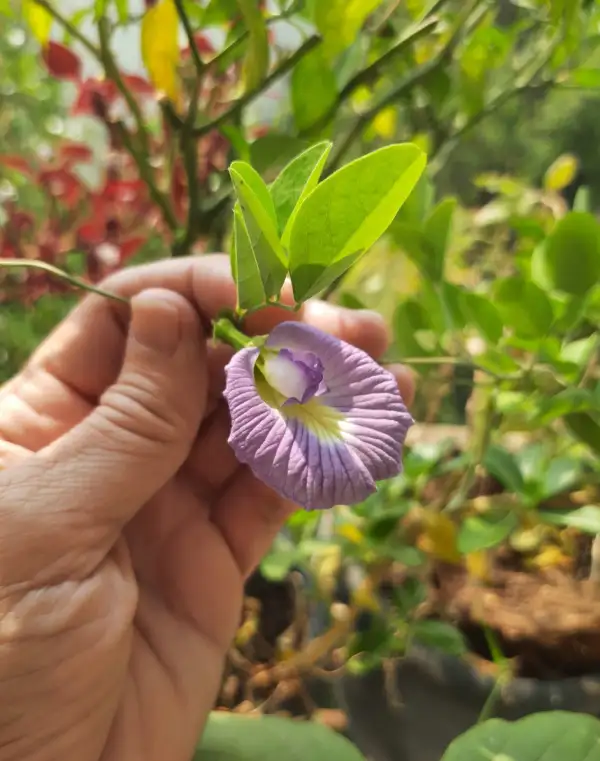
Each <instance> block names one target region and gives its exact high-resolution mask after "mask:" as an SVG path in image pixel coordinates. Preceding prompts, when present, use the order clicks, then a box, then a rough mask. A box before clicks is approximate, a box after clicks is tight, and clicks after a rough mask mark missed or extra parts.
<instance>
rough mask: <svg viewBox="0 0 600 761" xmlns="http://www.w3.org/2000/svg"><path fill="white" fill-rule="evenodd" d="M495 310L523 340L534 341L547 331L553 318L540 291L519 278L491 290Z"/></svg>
mask: <svg viewBox="0 0 600 761" xmlns="http://www.w3.org/2000/svg"><path fill="white" fill-rule="evenodd" d="M494 296H495V298H496V306H497V308H498V310H499V312H500V315H501V317H502V318H503V319H504V322H505V323H506V324H507V325H509V326H510V327H511V328H513V330H514V331H515V333H516V334H517V335H519V336H523V337H525V338H538V337H540V336H543V335H546V334H547V333H548V331H549V330H550V326H551V325H552V321H553V319H554V315H553V313H552V304H551V302H550V300H549V298H548V296H547V295H546V294H545V293H544V291H543V290H542V289H541V288H540V287H539V286H537V285H536V284H535V283H533V282H531V281H529V280H525V279H524V278H523V277H519V276H514V277H509V278H506V279H504V280H500V281H498V284H497V285H496V288H495V289H494Z"/></svg>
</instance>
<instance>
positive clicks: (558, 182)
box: [544, 153, 579, 191]
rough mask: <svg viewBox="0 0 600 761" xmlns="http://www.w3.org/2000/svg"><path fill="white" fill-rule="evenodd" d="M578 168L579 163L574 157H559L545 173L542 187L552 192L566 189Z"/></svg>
mask: <svg viewBox="0 0 600 761" xmlns="http://www.w3.org/2000/svg"><path fill="white" fill-rule="evenodd" d="M578 168H579V162H578V161H577V158H576V157H575V156H573V155H571V154H570V153H565V154H564V155H562V156H559V157H558V158H557V159H556V161H555V162H554V163H553V164H552V166H550V167H549V168H548V171H547V172H546V175H545V177H544V187H545V188H546V190H554V191H558V190H562V189H563V188H566V187H567V185H570V184H571V183H572V182H573V180H574V179H575V175H576V174H577V170H578Z"/></svg>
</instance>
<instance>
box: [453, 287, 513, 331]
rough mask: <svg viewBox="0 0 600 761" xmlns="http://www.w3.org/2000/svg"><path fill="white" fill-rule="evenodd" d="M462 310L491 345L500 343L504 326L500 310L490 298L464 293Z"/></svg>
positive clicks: (469, 321) (467, 319) (462, 295)
mask: <svg viewBox="0 0 600 761" xmlns="http://www.w3.org/2000/svg"><path fill="white" fill-rule="evenodd" d="M461 308H462V311H463V314H464V316H465V320H466V321H467V322H468V323H470V324H471V325H473V326H474V327H475V328H477V330H478V331H479V332H480V333H481V335H482V336H483V337H484V338H486V339H487V340H488V341H489V342H490V343H492V344H495V343H498V341H499V340H500V338H501V337H502V333H503V329H504V325H503V323H502V320H501V318H500V315H499V314H498V310H497V309H496V307H495V306H494V305H493V304H492V302H491V301H490V299H489V298H485V297H484V296H480V295H479V294H478V293H471V292H469V291H462V293H461Z"/></svg>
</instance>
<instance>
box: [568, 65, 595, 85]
mask: <svg viewBox="0 0 600 761" xmlns="http://www.w3.org/2000/svg"><path fill="white" fill-rule="evenodd" d="M569 81H570V82H572V83H573V84H574V85H575V86H576V87H583V88H588V87H589V88H590V90H597V89H599V88H600V69H586V68H578V69H575V70H574V71H572V72H571V73H570V75H569Z"/></svg>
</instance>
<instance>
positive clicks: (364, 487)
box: [225, 322, 413, 510]
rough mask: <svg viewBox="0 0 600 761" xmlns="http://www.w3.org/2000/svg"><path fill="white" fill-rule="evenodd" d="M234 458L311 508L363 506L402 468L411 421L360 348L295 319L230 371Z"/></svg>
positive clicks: (240, 355) (238, 357)
mask: <svg viewBox="0 0 600 761" xmlns="http://www.w3.org/2000/svg"><path fill="white" fill-rule="evenodd" d="M226 372H227V384H226V389H225V398H226V400H227V403H228V405H229V409H230V412H231V435H230V437H229V443H230V445H231V446H232V447H233V450H234V451H235V454H236V456H237V458H238V460H239V461H240V462H242V463H246V464H248V465H249V466H250V468H251V469H252V471H253V472H254V474H255V475H256V476H257V477H258V478H260V479H261V481H264V482H265V483H266V484H268V485H269V486H270V487H271V488H273V489H274V490H275V491H277V492H278V493H279V494H281V495H282V496H283V497H285V498H286V499H289V500H291V501H293V502H296V503H297V504H299V505H301V506H302V507H304V508H306V509H307V510H314V509H323V508H328V507H333V505H337V504H354V503H356V502H361V501H362V500H364V499H365V498H366V497H367V496H368V495H369V494H372V493H373V492H374V491H375V490H376V486H375V482H376V481H380V480H383V479H386V478H390V477H392V476H395V475H397V474H398V473H399V472H400V470H401V469H402V460H401V454H402V445H403V443H404V439H405V437H406V433H407V431H408V429H409V428H410V426H411V425H412V423H413V419H412V417H411V415H410V413H409V412H408V410H407V409H406V407H405V405H404V403H403V401H402V397H401V396H400V393H399V391H398V387H397V385H396V380H395V379H394V377H393V376H392V374H391V373H390V372H388V371H387V370H385V369H383V368H382V367H380V366H379V365H378V364H377V363H376V362H375V361H374V360H373V359H371V357H369V356H368V355H367V354H365V352H363V351H361V350H360V349H357V348H355V347H354V346H350V345H349V344H347V343H344V342H343V341H340V340H339V339H337V338H334V337H333V336H330V335H327V334H326V333H323V332H321V331H320V330H317V329H316V328H312V327H310V326H308V325H303V324H301V323H296V322H284V323H282V324H280V325H279V326H278V327H276V328H275V329H274V330H273V331H272V332H271V334H270V335H269V336H268V338H267V339H266V341H265V343H264V345H263V347H262V348H261V349H258V348H245V349H241V350H240V351H238V352H237V353H236V354H235V355H234V356H233V358H232V359H231V361H230V362H229V364H228V366H227V369H226Z"/></svg>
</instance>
